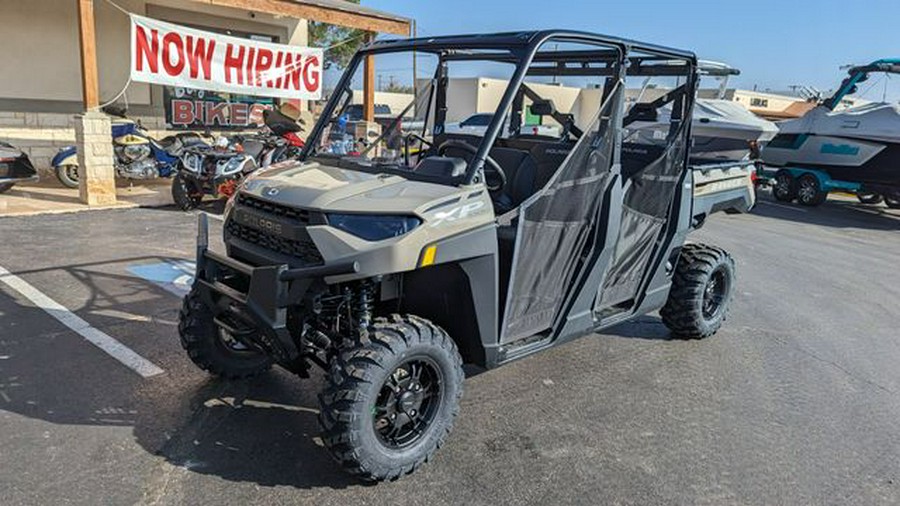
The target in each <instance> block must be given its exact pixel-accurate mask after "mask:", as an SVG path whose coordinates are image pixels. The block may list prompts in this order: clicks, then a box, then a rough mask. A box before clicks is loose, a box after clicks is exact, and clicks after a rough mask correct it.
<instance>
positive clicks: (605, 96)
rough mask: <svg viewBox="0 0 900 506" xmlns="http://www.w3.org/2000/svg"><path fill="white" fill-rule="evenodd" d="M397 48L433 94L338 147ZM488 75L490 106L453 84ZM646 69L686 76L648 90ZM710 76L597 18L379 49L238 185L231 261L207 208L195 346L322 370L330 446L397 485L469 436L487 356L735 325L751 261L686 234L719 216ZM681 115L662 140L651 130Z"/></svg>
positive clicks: (185, 328)
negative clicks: (649, 327) (280, 151)
mask: <svg viewBox="0 0 900 506" xmlns="http://www.w3.org/2000/svg"><path fill="white" fill-rule="evenodd" d="M398 62H402V63H404V64H411V65H408V67H409V68H411V69H414V70H413V72H414V75H411V76H409V83H408V84H409V85H410V86H411V87H414V88H415V90H414V99H413V100H412V102H411V103H410V104H409V105H408V106H407V107H406V108H405V109H404V110H403V111H401V112H399V113H398V114H397V115H396V116H395V118H394V120H393V121H391V122H390V123H388V124H382V123H374V122H371V123H370V124H368V125H364V127H365V135H360V136H354V137H353V139H351V140H349V141H348V140H347V139H342V140H340V141H335V140H334V136H332V135H330V133H331V131H332V130H334V129H340V128H345V125H342V124H341V121H340V118H341V117H342V116H343V115H344V114H345V111H346V110H347V108H348V107H349V106H350V105H351V104H352V103H353V102H352V100H353V95H354V93H356V91H355V89H354V88H355V87H357V86H359V85H360V84H361V83H362V82H363V81H364V80H365V76H366V75H369V76H371V74H368V72H369V71H371V72H374V71H375V70H374V69H369V71H367V69H366V67H367V66H369V65H374V66H375V69H377V68H379V67H381V68H394V69H395V68H397V67H398V65H399V63H398ZM488 71H489V72H491V75H492V76H494V77H496V76H498V75H501V76H502V78H500V79H481V78H477V79H475V80H474V81H473V82H475V85H474V86H473V89H474V90H475V92H476V93H480V91H478V90H487V91H494V93H487V92H485V96H484V97H481V99H479V100H478V101H477V102H478V103H477V104H475V102H473V101H469V100H466V99H465V97H464V95H465V94H464V93H463V92H461V91H459V89H458V88H454V86H462V85H463V84H465V80H454V79H451V77H450V76H451V75H453V76H461V75H479V74H478V72H482V73H483V72H488ZM472 72H475V74H472ZM629 78H634V79H637V80H639V81H642V80H644V79H648V78H660V79H663V80H666V79H667V80H670V81H671V83H672V84H671V86H670V87H668V88H663V87H654V88H652V91H653V93H647V94H646V95H645V94H643V93H642V94H641V96H640V97H638V98H637V100H634V101H631V102H629V103H626V83H627V81H628V79H629ZM369 79H371V77H369ZM697 82H698V74H697V61H696V57H695V55H694V54H693V53H690V52H685V51H680V50H675V49H668V48H664V47H660V46H655V45H650V44H643V43H639V42H635V41H631V40H623V39H617V38H612V37H608V36H601V35H595V34H590V33H581V32H571V31H540V32H526V33H507V34H492V35H479V36H449V37H433V38H425V39H414V40H405V41H378V42H375V43H373V44H370V45H368V46H367V47H365V48H363V49H362V50H361V51H360V52H359V53H358V54H357V55H356V56H355V57H354V58H353V59H352V61H351V63H350V64H349V66H348V68H347V70H346V72H345V74H344V75H343V76H342V77H341V79H340V82H339V83H338V84H337V86H336V87H335V91H334V93H333V94H332V95H331V97H330V98H329V100H328V103H327V105H326V106H325V108H324V110H323V111H322V116H321V118H320V119H319V121H318V122H317V124H316V125H315V127H314V129H313V131H312V133H311V134H310V136H309V138H308V140H307V143H306V146H305V147H304V149H303V152H302V154H301V155H300V157H299V159H298V161H296V162H294V163H287V164H282V165H280V166H278V167H274V168H271V169H265V170H261V171H258V172H256V173H254V174H253V175H252V176H251V177H249V178H247V180H245V181H244V183H243V184H242V186H241V187H240V188H239V190H238V192H237V193H236V194H235V195H234V197H233V198H232V199H231V200H229V202H228V204H227V208H226V214H225V220H224V229H223V237H224V242H225V248H226V252H225V254H222V253H217V252H215V251H213V250H211V249H210V248H209V246H208V244H209V242H208V230H207V227H208V225H207V222H206V219H205V216H203V215H201V217H200V224H199V234H198V247H197V275H196V280H195V282H194V284H193V288H192V290H191V292H190V293H189V294H188V295H187V296H186V298H185V300H184V304H183V308H182V310H181V314H180V323H179V327H178V329H179V333H180V336H181V344H182V345H183V347H184V348H185V349H186V351H187V353H188V355H189V356H190V358H191V360H193V362H194V363H195V364H196V365H198V366H199V367H200V368H202V369H204V370H206V371H208V372H210V373H212V374H214V375H218V376H220V377H224V378H246V377H250V376H254V375H257V374H260V373H263V372H265V371H267V370H268V369H269V368H271V367H272V366H273V365H276V364H277V365H278V366H281V367H283V368H285V369H287V370H288V371H291V372H293V373H296V374H297V375H299V376H301V377H308V376H309V374H310V370H311V368H312V367H319V368H321V369H323V370H324V371H325V374H326V381H327V385H326V387H325V388H324V391H322V392H321V394H320V395H319V404H320V405H319V409H320V414H319V421H320V424H321V428H322V432H323V436H322V440H323V441H324V444H325V446H326V447H327V448H328V449H329V450H330V452H331V453H332V455H333V456H334V458H335V459H336V460H337V462H338V463H339V464H340V465H341V466H342V467H343V468H345V469H346V470H347V471H349V472H350V473H353V474H355V475H357V476H359V477H361V478H362V479H364V480H371V481H380V480H393V479H396V478H398V477H400V476H402V475H405V474H409V473H411V472H413V471H414V470H415V469H416V468H418V467H419V466H421V465H422V464H423V463H424V462H426V461H428V460H429V459H430V458H431V457H432V455H433V454H434V453H435V451H436V450H437V449H438V448H439V447H440V446H441V445H442V444H444V443H445V442H446V441H447V438H448V435H449V434H450V431H451V428H452V426H453V423H454V419H455V418H456V415H457V413H458V412H459V405H460V398H461V396H462V392H463V378H464V373H463V365H464V364H467V368H468V369H469V370H472V371H481V370H486V369H491V368H494V367H497V366H500V365H503V364H507V363H509V362H511V361H513V360H517V359H520V358H523V357H526V356H528V355H531V354H533V353H536V352H538V351H541V350H546V349H548V348H551V347H554V346H557V345H560V344H562V343H565V342H567V341H570V340H572V339H575V338H577V337H579V336H584V335H587V334H591V333H594V332H597V331H600V330H602V329H605V328H608V327H610V326H613V325H616V324H619V323H622V322H624V321H627V320H630V319H633V318H635V317H637V316H640V315H644V314H647V313H650V312H653V311H656V310H659V314H660V315H661V317H662V321H663V323H665V325H667V326H668V327H669V329H671V332H672V335H673V336H674V337H676V338H687V339H699V338H704V337H708V336H710V335H712V334H714V333H715V332H716V331H717V330H718V329H719V327H720V326H721V325H722V322H723V320H724V319H725V316H726V313H727V311H728V305H729V301H730V299H731V295H732V292H733V289H734V262H733V260H732V259H731V257H730V256H729V255H728V254H727V253H726V252H725V251H723V250H722V249H719V248H716V247H713V246H704V245H699V244H685V239H686V237H687V235H688V234H689V232H691V230H693V229H694V228H695V227H696V226H697V225H698V224H699V223H702V220H697V219H695V213H694V209H693V206H694V203H693V194H692V191H693V174H692V171H691V170H690V169H689V166H688V154H689V148H690V146H691V132H690V125H691V111H692V108H693V104H694V98H695V95H696V88H697ZM460 83H461V84H460ZM451 84H453V86H451ZM564 86H565V88H564ZM576 86H577V87H578V89H579V90H580V91H579V92H578V96H577V97H575V98H573V96H574V95H573V94H566V93H567V92H566V90H568V89H570V88H574V87H576ZM564 92H566V93H564ZM473 104H474V105H473ZM473 107H475V108H477V109H478V110H476V111H473ZM663 107H666V108H667V111H671V113H670V114H668V113H667V114H666V115H664V117H665V120H664V121H666V125H665V126H666V128H662V129H660V131H661V132H662V135H661V136H660V138H659V139H655V140H654V142H653V143H652V144H651V143H646V144H645V143H642V137H641V136H640V135H632V134H633V133H634V130H635V129H634V128H630V126H633V124H634V123H635V122H641V123H646V122H647V121H649V120H651V119H652V118H658V117H663V116H661V115H658V114H656V113H657V112H658V111H657V110H658V109H660V108H663ZM485 108H490V110H488V111H485V110H484V109H485ZM473 112H489V113H491V114H492V116H491V120H490V124H489V125H488V126H487V128H486V129H485V130H484V131H483V132H481V131H480V132H477V135H472V134H469V133H465V132H463V133H459V132H454V133H448V132H447V131H446V130H445V125H446V124H448V123H449V122H454V121H460V120H461V119H464V118H466V117H468V116H470V115H471V114H473ZM404 118H407V119H409V118H412V121H406V123H407V128H402V126H401V123H403V119H404ZM411 124H414V125H416V126H417V127H418V128H419V130H416V131H411V130H410V128H409V125H411ZM532 124H548V125H555V126H556V127H557V128H551V129H544V130H535V129H532V128H525V127H524V125H532ZM548 132H550V134H548ZM660 140H661V141H663V142H659V141H660ZM347 142H352V143H354V145H353V146H346V145H345V144H346V143H347Z"/></svg>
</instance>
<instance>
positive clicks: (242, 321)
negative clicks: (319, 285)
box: [193, 214, 359, 365]
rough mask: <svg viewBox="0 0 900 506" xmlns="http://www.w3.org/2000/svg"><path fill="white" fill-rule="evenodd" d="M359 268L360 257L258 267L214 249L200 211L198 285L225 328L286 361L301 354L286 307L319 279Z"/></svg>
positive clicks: (292, 361)
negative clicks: (295, 266)
mask: <svg viewBox="0 0 900 506" xmlns="http://www.w3.org/2000/svg"><path fill="white" fill-rule="evenodd" d="M358 271H359V265H358V264H357V263H356V262H349V263H342V264H334V265H322V266H315V267H305V268H298V269H291V268H290V267H289V266H288V265H287V264H279V265H264V266H259V267H257V266H253V265H250V264H247V263H244V262H240V261H238V260H235V259H233V258H229V257H226V256H223V255H220V254H218V253H215V252H213V251H210V250H209V225H208V222H207V218H206V215H205V214H201V215H200V218H199V222H198V233H197V273H196V277H195V279H194V286H193V289H194V290H195V291H197V292H199V293H200V295H201V297H202V300H203V301H204V303H205V304H206V305H207V307H208V308H209V309H210V311H211V312H212V313H213V316H214V318H215V322H216V324H217V325H218V326H219V327H220V328H222V329H224V330H225V331H227V332H228V333H229V334H231V335H232V336H233V337H234V338H235V339H237V340H238V341H240V342H242V343H243V344H244V345H246V346H249V347H251V348H254V349H258V350H261V351H263V352H265V353H267V354H268V355H269V356H271V357H272V358H274V359H275V361H276V362H278V363H281V364H283V365H288V364H292V363H294V361H295V360H296V359H297V358H298V357H299V355H300V350H298V349H297V345H296V343H295V342H294V340H293V339H292V338H291V335H290V332H289V330H288V326H287V323H288V321H287V320H288V317H287V316H288V315H287V309H288V308H289V307H291V306H295V305H298V304H300V303H301V301H302V300H303V297H304V295H306V293H307V291H308V290H309V288H310V286H311V285H312V283H313V282H314V281H316V280H319V279H323V278H325V277H328V276H339V275H344V274H354V273H356V272H358Z"/></svg>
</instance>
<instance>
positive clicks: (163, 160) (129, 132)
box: [50, 107, 206, 188]
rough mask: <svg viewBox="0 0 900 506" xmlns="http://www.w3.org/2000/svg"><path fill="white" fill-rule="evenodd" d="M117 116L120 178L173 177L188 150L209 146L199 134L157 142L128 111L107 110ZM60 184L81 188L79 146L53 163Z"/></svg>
mask: <svg viewBox="0 0 900 506" xmlns="http://www.w3.org/2000/svg"><path fill="white" fill-rule="evenodd" d="M103 110H104V112H106V113H107V114H109V115H111V116H113V117H114V118H113V120H112V137H113V152H114V153H115V164H116V175H117V176H119V177H122V178H125V179H155V178H158V177H171V176H172V175H174V173H175V169H176V166H177V164H178V161H179V158H180V157H181V154H182V152H183V150H184V149H185V147H187V146H197V145H206V141H204V140H203V138H202V137H200V136H199V135H198V134H196V133H193V132H189V133H179V134H175V135H170V136H167V137H164V138H162V139H159V140H156V139H154V138H152V137H150V135H148V134H147V131H146V130H144V128H143V127H142V126H141V124H140V122H138V121H134V120H132V119H130V118H128V117H126V116H125V109H124V108H119V107H107V108H104V109H103ZM50 165H51V166H52V167H53V169H54V171H55V172H56V177H57V179H59V182H60V183H62V184H63V185H64V186H67V187H69V188H78V156H77V152H76V150H75V146H66V147H64V148H62V149H60V150H59V152H58V153H57V154H56V156H54V157H53V159H52V160H51V161H50Z"/></svg>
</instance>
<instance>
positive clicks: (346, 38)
mask: <svg viewBox="0 0 900 506" xmlns="http://www.w3.org/2000/svg"><path fill="white" fill-rule="evenodd" d="M345 1H347V2H350V3H354V4H359V0H345ZM366 33H367V32H366V31H365V30H358V29H355V28H346V27H343V26H338V25H332V24H328V23H320V22H318V21H310V22H309V45H310V46H313V47H321V48H325V49H326V51H325V68H326V69H330V68H332V67H334V68H337V69H343V68H345V67H346V66H347V64H348V63H350V59H351V58H352V57H353V55H354V54H355V53H356V51H357V50H358V49H359V48H360V46H362V45H363V44H364V43H365V41H366ZM332 46H335V47H333V48H331V49H328V48H330V47H332Z"/></svg>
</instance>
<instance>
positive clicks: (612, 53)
mask: <svg viewBox="0 0 900 506" xmlns="http://www.w3.org/2000/svg"><path fill="white" fill-rule="evenodd" d="M549 40H558V41H560V42H575V43H586V44H600V45H606V46H610V47H612V48H613V49H608V50H591V51H553V52H546V53H542V52H540V49H541V47H542V46H543V45H544V43H546V42H547V41H549ZM489 50H497V51H496V52H489ZM403 51H410V52H413V51H415V52H421V53H431V54H435V55H437V56H438V58H439V62H438V66H437V72H436V77H437V79H438V80H439V81H441V80H443V81H444V82H439V84H438V87H441V86H443V87H444V88H445V89H446V80H447V79H448V77H447V75H446V70H445V69H446V66H445V63H446V62H450V61H493V62H498V63H511V64H514V65H516V71H515V73H514V74H513V76H512V77H511V78H510V82H509V85H508V86H507V88H506V90H505V92H504V94H503V97H502V98H501V100H500V104H499V106H498V108H497V111H496V112H495V113H494V115H493V119H492V121H491V123H490V125H489V126H488V128H487V131H486V132H485V134H484V137H483V139H482V142H481V144H480V145H479V146H478V151H477V153H476V154H475V156H474V157H473V158H472V159H471V160H470V161H469V164H468V167H467V169H466V173H465V174H464V175H463V176H461V177H457V178H453V180H449V181H448V180H444V181H443V182H445V183H450V184H472V183H473V181H474V180H475V178H476V176H477V174H478V171H479V170H480V169H481V168H482V167H483V166H484V163H485V160H486V159H487V157H488V154H489V152H490V149H491V147H492V146H493V145H494V143H495V141H496V139H497V136H498V135H499V134H500V131H501V129H502V128H503V122H504V119H505V116H506V114H507V113H508V112H509V111H510V109H511V107H513V104H514V101H515V100H516V97H517V94H518V92H519V90H520V89H521V87H522V84H523V83H524V81H525V78H526V77H527V76H599V77H607V78H612V79H624V77H625V74H626V73H627V75H628V76H645V77H650V76H683V75H691V76H695V75H696V70H697V57H696V55H695V54H694V53H693V52H690V51H683V50H679V49H674V48H668V47H664V46H658V45H655V44H647V43H642V42H637V41H634V40H630V39H623V38H619V37H612V36H607V35H600V34H593V33H589V32H580V31H571V30H543V31H532V32H510V33H498V34H488V35H461V36H444V37H428V38H415V39H399V40H387V41H376V42H373V43H371V44H369V45H367V46H365V47H364V48H362V49H360V50H359V51H358V52H357V53H356V54H355V55H354V57H353V59H352V60H351V61H350V63H349V64H348V65H347V68H346V70H345V71H344V73H343V75H342V76H341V79H340V80H339V81H338V84H337V86H336V87H335V93H333V94H332V95H331V97H330V98H329V100H328V102H327V104H326V105H325V108H324V109H323V110H322V113H321V115H320V117H319V121H317V122H316V124H315V126H314V127H313V130H312V132H311V133H310V135H309V139H308V141H307V143H306V146H305V147H304V148H303V151H302V153H301V155H300V160H306V159H307V158H308V157H309V156H310V154H311V153H312V150H313V149H315V146H316V145H317V140H318V139H319V138H320V137H321V135H322V132H323V131H324V129H325V127H326V126H327V124H328V123H329V121H330V118H331V117H332V113H333V112H334V110H335V108H336V107H338V103H339V101H340V99H341V97H342V96H343V95H344V94H343V93H340V91H342V90H345V89H348V88H349V85H350V81H351V80H352V79H353V76H354V73H355V72H356V70H357V69H358V68H359V66H360V64H361V63H362V62H363V61H364V59H365V57H366V56H370V55H377V54H384V53H396V52H403ZM633 51H637V52H640V53H643V55H642V56H633V57H629V56H628V54H629V53H631V52H633ZM672 60H680V61H683V62H685V63H684V64H682V65H672ZM598 63H603V64H604V65H602V66H597V64H598ZM654 63H657V64H659V65H653V64H654ZM605 88H606V90H605V91H604V97H603V99H604V100H605V99H606V94H607V93H608V92H609V88H610V87H609V86H606V87H605ZM438 95H440V94H438ZM442 106H443V107H446V103H443V104H442V103H441V97H440V96H439V97H438V98H437V102H436V104H435V116H436V117H435V120H434V124H435V125H442V124H443V122H444V121H443V118H442V117H440V116H439V115H441V112H440V108H441V107H442ZM377 169H378V171H379V172H385V171H387V172H390V173H392V174H398V175H403V176H406V177H410V176H411V178H416V175H415V174H414V173H412V172H410V171H399V170H389V169H387V168H385V167H377ZM428 179H431V180H433V179H434V178H428ZM434 182H437V181H434Z"/></svg>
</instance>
